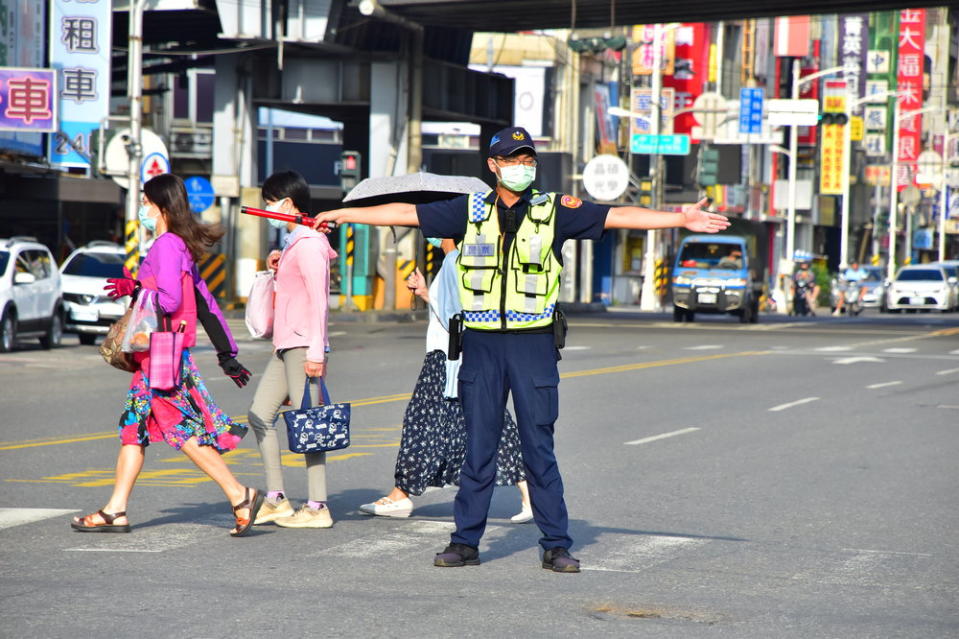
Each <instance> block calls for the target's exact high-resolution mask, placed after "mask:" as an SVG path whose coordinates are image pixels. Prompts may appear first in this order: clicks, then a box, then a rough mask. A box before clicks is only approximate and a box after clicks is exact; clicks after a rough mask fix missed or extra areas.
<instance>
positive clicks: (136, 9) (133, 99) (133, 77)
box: [124, 0, 146, 274]
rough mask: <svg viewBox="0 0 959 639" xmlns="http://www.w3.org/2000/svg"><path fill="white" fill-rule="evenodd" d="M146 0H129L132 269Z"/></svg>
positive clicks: (132, 263) (130, 263) (134, 262)
mask: <svg viewBox="0 0 959 639" xmlns="http://www.w3.org/2000/svg"><path fill="white" fill-rule="evenodd" d="M145 2H146V0H131V1H130V15H129V18H130V31H129V47H128V50H127V68H128V69H129V71H128V73H127V93H128V95H129V96H130V140H129V141H128V142H127V154H128V155H129V158H130V162H129V165H128V167H127V178H128V179H129V184H127V206H126V224H125V231H126V235H127V236H128V237H126V259H125V261H124V264H125V265H126V267H127V268H128V269H130V271H131V272H132V273H134V274H135V273H136V271H137V267H138V266H139V261H140V246H139V242H136V241H131V240H132V238H131V237H130V236H134V237H136V236H137V235H138V233H137V227H138V224H139V223H138V220H137V210H138V209H139V208H140V156H141V154H142V150H141V147H140V122H141V118H142V117H143V88H142V86H141V85H142V83H143V9H144V4H145Z"/></svg>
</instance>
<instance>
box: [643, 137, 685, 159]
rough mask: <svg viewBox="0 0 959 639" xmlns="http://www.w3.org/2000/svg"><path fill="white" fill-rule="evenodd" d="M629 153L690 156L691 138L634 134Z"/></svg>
mask: <svg viewBox="0 0 959 639" xmlns="http://www.w3.org/2000/svg"><path fill="white" fill-rule="evenodd" d="M629 152H630V153H641V154H643V155H657V154H658V155H689V136H688V135H685V134H677V135H649V134H647V133H640V134H633V135H632V136H631V138H630V143H629Z"/></svg>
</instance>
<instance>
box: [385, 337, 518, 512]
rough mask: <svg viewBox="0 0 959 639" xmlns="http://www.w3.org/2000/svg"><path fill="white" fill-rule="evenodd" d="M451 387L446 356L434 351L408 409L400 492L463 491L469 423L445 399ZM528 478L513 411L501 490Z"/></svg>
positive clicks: (503, 443)
mask: <svg viewBox="0 0 959 639" xmlns="http://www.w3.org/2000/svg"><path fill="white" fill-rule="evenodd" d="M445 387H446V354H445V353H443V351H432V352H431V353H428V354H427V355H426V360H425V361H424V362H423V369H422V370H421V371H420V376H419V378H418V379H417V380H416V388H414V389H413V397H412V398H411V399H410V403H409V405H408V406H407V407H406V414H405V415H404V417H403V435H402V438H401V441H400V450H399V453H398V454H397V456H396V472H395V474H394V478H395V480H396V486H397V487H398V488H400V489H402V490H403V491H404V492H406V493H408V494H410V495H422V494H423V491H424V490H426V488H427V487H428V486H437V487H442V486H445V485H447V484H453V485H459V480H460V470H461V469H462V467H463V461H464V460H465V459H466V419H465V417H464V416H463V406H462V404H460V402H459V400H456V399H447V398H445V397H444V396H443V390H444V389H445ZM524 477H525V474H524V470H523V453H522V452H521V449H520V441H519V430H518V429H517V427H516V422H515V421H513V417H512V415H510V414H509V411H508V410H507V411H506V415H505V416H504V426H503V435H502V437H501V438H500V443H499V449H498V451H497V456H496V485H497V486H506V485H511V484H515V483H516V482H518V481H521V480H523V479H524Z"/></svg>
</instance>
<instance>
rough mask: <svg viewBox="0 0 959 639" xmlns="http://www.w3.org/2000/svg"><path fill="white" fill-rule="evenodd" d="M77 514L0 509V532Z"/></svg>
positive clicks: (51, 510)
mask: <svg viewBox="0 0 959 639" xmlns="http://www.w3.org/2000/svg"><path fill="white" fill-rule="evenodd" d="M78 512H80V511H79V510H75V509H74V510H64V509H62V508H0V530H2V529H4V528H13V527H14V526H20V525H23V524H32V523H33V522H35V521H43V520H44V519H52V518H54V517H63V516H65V515H69V514H70V513H78Z"/></svg>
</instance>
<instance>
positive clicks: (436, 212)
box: [416, 189, 609, 264]
mask: <svg viewBox="0 0 959 639" xmlns="http://www.w3.org/2000/svg"><path fill="white" fill-rule="evenodd" d="M530 197H531V189H527V190H526V191H525V192H524V193H523V194H522V195H521V196H520V199H519V200H518V201H517V202H516V204H514V205H513V206H512V207H508V206H506V204H505V203H504V202H503V201H502V200H499V201H498V202H497V203H496V209H497V212H498V213H499V227H500V230H501V231H503V232H506V231H507V229H508V228H509V225H508V223H507V218H508V217H509V216H510V215H512V216H514V218H515V224H514V233H515V229H517V228H519V224H520V222H522V220H523V218H524V217H525V216H526V211H527V210H528V209H529V200H530ZM468 198H469V196H468V195H461V196H459V197H455V198H453V199H452V200H442V201H440V202H432V203H430V204H417V205H416V216H417V217H418V218H419V221H420V230H421V231H422V232H423V236H424V237H440V238H447V237H448V238H450V239H451V240H453V241H455V242H456V243H457V244H459V242H460V241H461V240H462V239H463V236H464V235H466V224H467V218H468V217H469V216H468V215H467V205H468ZM494 200H496V191H492V192H491V193H490V194H489V195H488V196H487V198H486V201H487V202H490V203H492V202H493V201H494ZM608 213H609V206H606V205H603V204H595V203H593V202H586V201H583V200H580V199H579V198H576V197H573V196H572V195H562V194H558V197H557V200H556V236H555V238H554V239H553V255H555V256H556V258H557V259H558V260H559V261H560V264H562V262H563V243H564V242H565V241H566V240H599V239H601V238H602V237H603V231H604V229H605V225H606V215H607V214H608ZM509 235H512V234H508V236H507V237H508V240H509V239H511V238H509ZM504 250H508V247H504Z"/></svg>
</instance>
